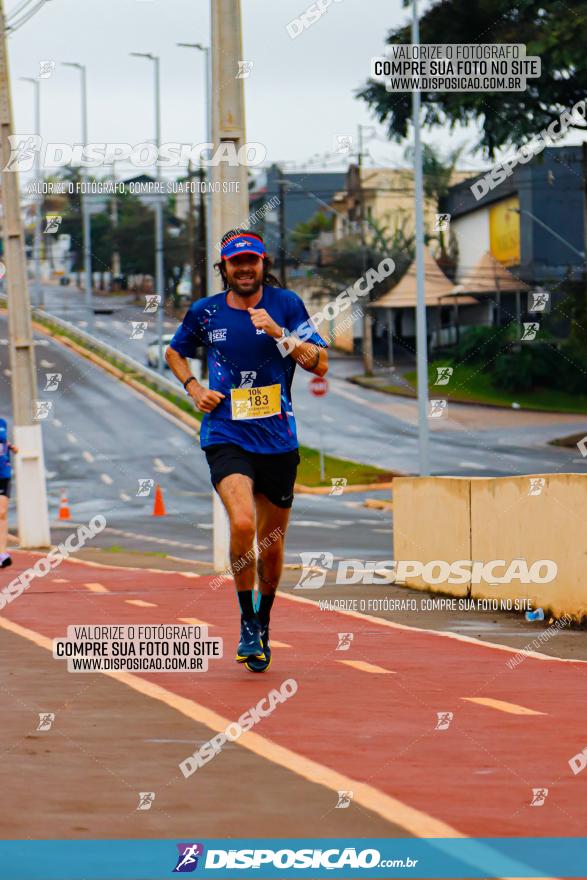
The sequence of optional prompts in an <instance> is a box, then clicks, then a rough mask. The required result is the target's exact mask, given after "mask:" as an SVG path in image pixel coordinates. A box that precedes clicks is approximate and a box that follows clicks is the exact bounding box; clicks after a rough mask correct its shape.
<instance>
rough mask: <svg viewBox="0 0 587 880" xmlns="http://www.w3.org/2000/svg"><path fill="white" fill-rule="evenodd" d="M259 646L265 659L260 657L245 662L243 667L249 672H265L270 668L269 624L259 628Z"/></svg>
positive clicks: (250, 658)
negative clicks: (260, 645) (261, 647)
mask: <svg viewBox="0 0 587 880" xmlns="http://www.w3.org/2000/svg"><path fill="white" fill-rule="evenodd" d="M261 644H262V646H263V651H264V654H265V659H263V660H262V659H261V658H260V657H249V658H248V660H246V661H245V666H246V667H247V669H248V670H249V671H250V672H267V670H268V669H269V667H270V666H271V644H270V642H269V623H268V622H267V623H266V624H265V626H261Z"/></svg>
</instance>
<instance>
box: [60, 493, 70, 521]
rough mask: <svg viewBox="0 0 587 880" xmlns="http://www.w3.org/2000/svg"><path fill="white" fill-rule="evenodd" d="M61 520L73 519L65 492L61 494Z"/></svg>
mask: <svg viewBox="0 0 587 880" xmlns="http://www.w3.org/2000/svg"><path fill="white" fill-rule="evenodd" d="M59 519H71V513H70V512H69V502H68V500H67V495H66V494H65V492H62V493H61V501H60V503H59Z"/></svg>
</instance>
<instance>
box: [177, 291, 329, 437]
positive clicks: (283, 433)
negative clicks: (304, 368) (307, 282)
mask: <svg viewBox="0 0 587 880" xmlns="http://www.w3.org/2000/svg"><path fill="white" fill-rule="evenodd" d="M226 297H227V291H223V293H218V294H216V295H215V296H208V297H205V298H204V299H200V300H198V301H197V302H195V303H193V305H192V306H191V307H190V308H189V310H188V312H187V313H186V316H185V318H184V319H183V323H182V324H181V325H180V327H179V328H178V330H177V332H176V334H175V336H174V337H173V339H172V340H171V343H170V346H171V348H173V349H174V350H175V351H176V352H177V353H178V354H181V355H182V356H183V357H186V358H193V357H195V355H196V349H197V347H198V346H201V345H205V346H207V349H208V375H209V384H210V389H211V390H212V391H220V392H221V393H222V394H224V395H225V397H224V400H222V401H221V402H220V403H219V404H218V406H217V407H216V409H214V410H213V411H212V412H211V413H206V414H205V415H204V418H203V420H202V429H201V432H200V444H201V446H202V449H205V448H206V447H207V446H212V445H213V444H215V443H234V444H236V445H237V446H241V447H242V448H243V449H246V450H248V451H249V452H258V453H265V454H275V453H279V452H291V451H292V450H294V449H297V448H298V440H297V434H296V422H295V418H294V414H293V408H292V401H291V385H292V381H293V376H294V372H295V368H296V362H295V361H294V359H293V358H292V357H290V356H289V355H287V356H286V357H282V355H281V352H280V351H279V349H278V347H277V342H276V340H275V339H273V338H272V337H271V336H268V335H267V334H266V333H265V332H264V331H263V330H257V329H256V328H255V327H254V326H253V322H252V321H251V316H250V315H249V313H248V311H246V309H234V308H232V307H231V306H229V305H227V303H226ZM255 308H256V309H265V310H266V311H267V313H268V314H269V315H270V316H271V317H272V318H273V320H274V321H275V322H276V323H277V324H278V325H279V326H280V327H285V328H287V329H288V330H290V331H292V332H294V331H295V330H296V329H297V328H298V327H299V326H300V325H301V324H304V323H305V322H306V321H308V320H309V315H308V312H307V310H306V307H305V305H304V303H303V301H302V300H301V299H300V297H299V296H298V295H297V293H294V291H293V290H285V289H284V288H280V287H270V286H267V285H265V286H264V287H263V295H262V297H261V299H260V300H259V302H258V303H257V305H256V306H255ZM304 335H305V334H304ZM306 341H308V342H313V343H315V344H316V345H319V346H320V347H321V348H327V347H328V346H327V344H326V342H325V341H324V340H323V339H322V337H321V336H320V335H319V334H318V333H317V332H315V331H314V332H313V333H312V335H311V336H309V337H308V338H307V340H306ZM276 384H279V385H280V386H281V391H280V403H281V405H280V409H281V412H280V413H279V414H277V415H270V416H266V417H264V418H248V419H240V418H239V419H233V418H232V413H233V409H232V406H231V396H230V392H231V389H233V388H245V389H248V388H263V387H264V386H270V385H276Z"/></svg>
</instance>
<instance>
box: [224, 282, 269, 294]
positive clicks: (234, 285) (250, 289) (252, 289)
mask: <svg viewBox="0 0 587 880" xmlns="http://www.w3.org/2000/svg"><path fill="white" fill-rule="evenodd" d="M262 284H263V279H262V278H259V279H256V280H255V281H254V284H253V279H251V286H248V285H247V288H246V289H241V288H240V282H239V281H238V279H236V278H235V279H233V280H232V281H231V282H230V284H229V287H230V289H231V290H232V292H233V293H235V294H236V296H243V297H247V296H254V295H255V294H256V293H258V291H259V288H260V287H261V285H262Z"/></svg>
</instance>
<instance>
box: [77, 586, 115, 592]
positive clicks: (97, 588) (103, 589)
mask: <svg viewBox="0 0 587 880" xmlns="http://www.w3.org/2000/svg"><path fill="white" fill-rule="evenodd" d="M82 586H84V587H86V588H87V589H88V590H89V591H90V593H109V592H110V590H109V589H108V587H105V586H104V584H82Z"/></svg>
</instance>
